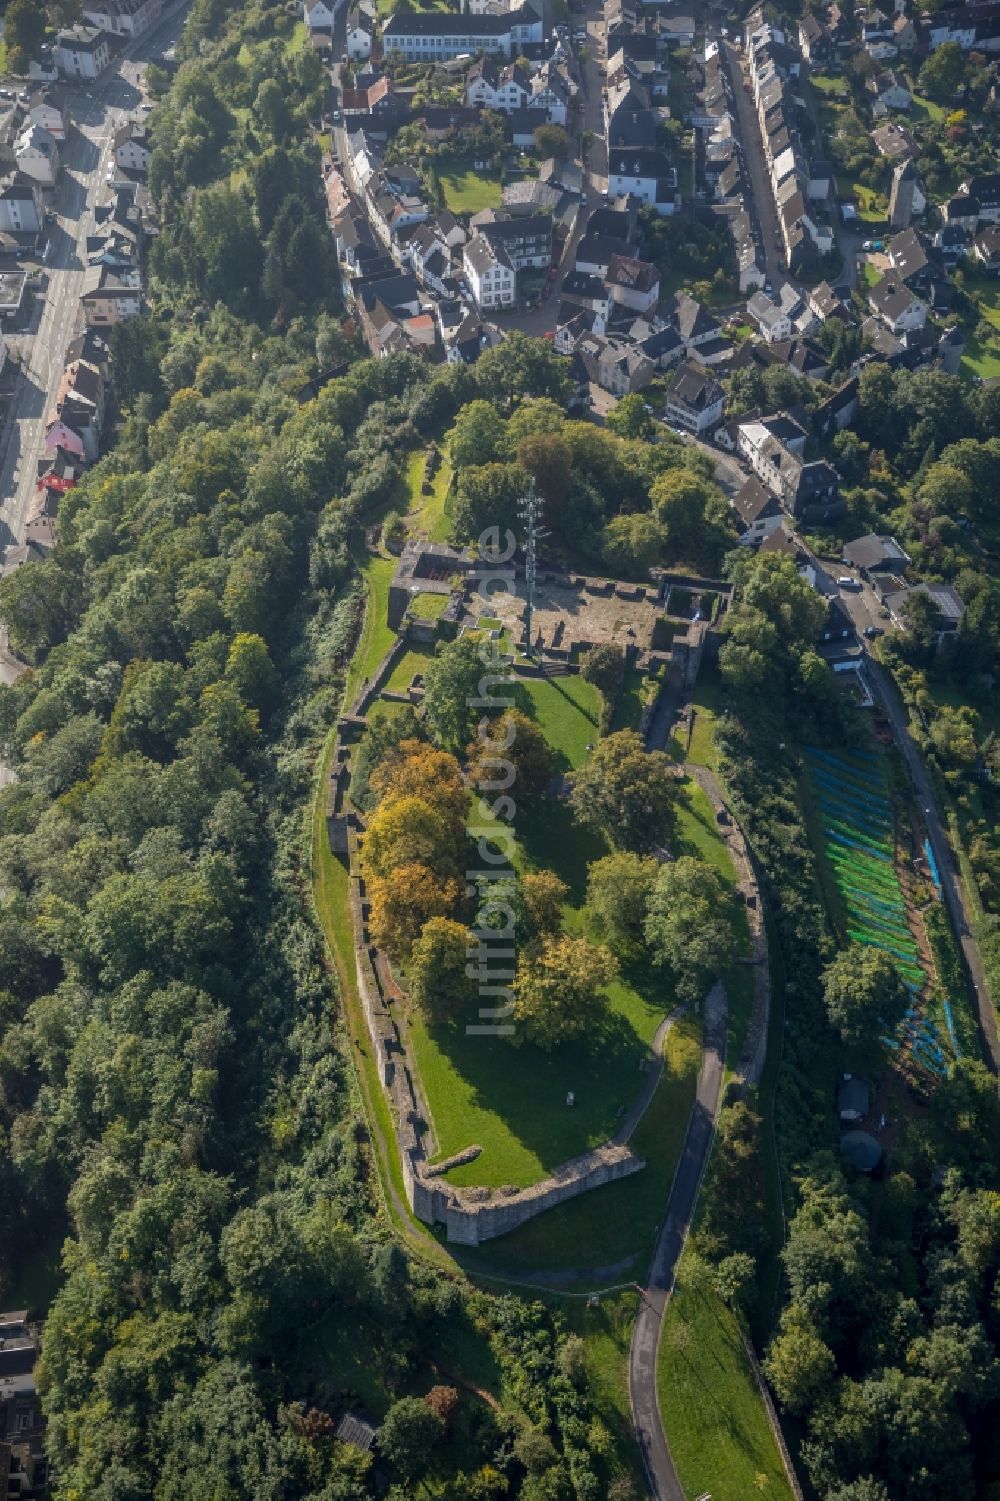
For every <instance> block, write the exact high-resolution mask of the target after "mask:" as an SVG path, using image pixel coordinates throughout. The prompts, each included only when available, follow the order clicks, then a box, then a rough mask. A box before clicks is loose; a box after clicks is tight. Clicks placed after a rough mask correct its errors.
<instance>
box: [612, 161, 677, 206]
mask: <svg viewBox="0 0 1000 1501" xmlns="http://www.w3.org/2000/svg"><path fill="white" fill-rule="evenodd" d="M608 193H609V194H610V196H611V197H613V198H618V197H625V196H626V195H629V194H631V195H632V196H634V197H635V198H638V200H639V201H640V203H644V204H646V205H648V206H649V207H651V208H654V209H655V210H656V212H657V213H658V214H660V215H663V216H666V215H669V214H672V213H673V212H674V210H675V209H676V207H677V173H676V171H675V169H674V168H673V167H672V166H671V164H670V159H669V157H668V156H667V154H666V152H665V151H663V150H661V149H660V148H659V147H656V146H653V147H649V146H632V147H616V148H614V149H612V150H611V151H609V153H608Z"/></svg>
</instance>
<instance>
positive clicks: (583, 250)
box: [576, 234, 629, 280]
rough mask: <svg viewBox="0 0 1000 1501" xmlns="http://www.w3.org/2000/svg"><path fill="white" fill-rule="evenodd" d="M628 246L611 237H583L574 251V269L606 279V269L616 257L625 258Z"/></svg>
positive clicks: (625, 242)
mask: <svg viewBox="0 0 1000 1501" xmlns="http://www.w3.org/2000/svg"><path fill="white" fill-rule="evenodd" d="M628 253H629V245H628V242H627V241H626V240H619V239H618V238H617V237H615V236H612V235H591V234H587V235H584V237H583V239H582V240H581V241H580V243H579V245H578V246H577V250H576V269H577V270H578V271H582V272H584V274H585V275H587V276H599V277H601V278H602V280H603V279H606V277H607V274H608V267H609V266H610V264H611V262H612V260H613V258H614V257H615V256H616V255H624V256H627V255H628Z"/></svg>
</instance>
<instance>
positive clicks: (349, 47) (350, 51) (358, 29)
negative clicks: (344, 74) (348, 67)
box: [344, 6, 375, 62]
mask: <svg viewBox="0 0 1000 1501" xmlns="http://www.w3.org/2000/svg"><path fill="white" fill-rule="evenodd" d="M374 34H375V28H374V26H373V24H372V19H371V16H370V15H369V14H368V12H367V11H366V10H364V9H363V8H361V7H360V6H359V7H358V8H357V9H356V10H352V11H351V13H350V15H349V16H348V18H347V38H346V41H345V44H344V45H345V48H346V51H347V56H348V58H349V59H350V61H351V62H364V61H365V60H366V59H367V58H369V57H371V55H372V39H373V37H374Z"/></svg>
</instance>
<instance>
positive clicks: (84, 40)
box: [52, 25, 111, 79]
mask: <svg viewBox="0 0 1000 1501" xmlns="http://www.w3.org/2000/svg"><path fill="white" fill-rule="evenodd" d="M52 55H53V58H54V59H55V62H56V65H57V67H58V68H59V71H60V73H63V74H64V75H65V76H66V77H67V78H87V79H90V78H99V77H100V76H101V74H102V73H103V72H104V70H105V68H106V67H107V66H108V62H109V61H110V58H111V54H110V52H109V51H108V38H107V35H106V34H105V33H104V32H103V31H98V29H97V27H96V26H80V25H78V26H67V27H65V28H64V29H63V30H62V31H60V32H58V33H57V34H56V42H55V47H54V48H53V51H52Z"/></svg>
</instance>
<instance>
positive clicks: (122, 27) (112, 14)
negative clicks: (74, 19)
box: [83, 0, 162, 41]
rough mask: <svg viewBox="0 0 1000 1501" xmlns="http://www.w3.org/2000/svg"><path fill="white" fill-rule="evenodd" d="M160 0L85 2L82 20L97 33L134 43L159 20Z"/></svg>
mask: <svg viewBox="0 0 1000 1501" xmlns="http://www.w3.org/2000/svg"><path fill="white" fill-rule="evenodd" d="M161 9H162V6H161V0H85V3H84V7H83V19H84V21H85V22H86V23H87V24H88V25H90V26H96V27H97V29H98V30H99V31H106V32H108V34H109V35H111V36H118V37H124V38H125V39H126V40H128V41H135V40H136V39H137V38H138V37H141V36H143V35H144V34H145V33H146V32H147V31H148V30H149V28H150V27H151V26H152V24H153V22H154V21H157V20H159V17H160V12H161Z"/></svg>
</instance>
